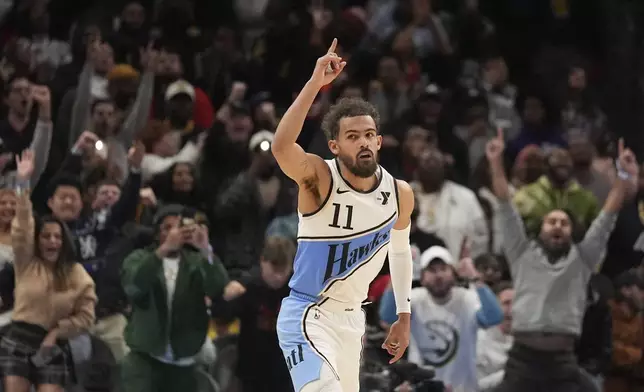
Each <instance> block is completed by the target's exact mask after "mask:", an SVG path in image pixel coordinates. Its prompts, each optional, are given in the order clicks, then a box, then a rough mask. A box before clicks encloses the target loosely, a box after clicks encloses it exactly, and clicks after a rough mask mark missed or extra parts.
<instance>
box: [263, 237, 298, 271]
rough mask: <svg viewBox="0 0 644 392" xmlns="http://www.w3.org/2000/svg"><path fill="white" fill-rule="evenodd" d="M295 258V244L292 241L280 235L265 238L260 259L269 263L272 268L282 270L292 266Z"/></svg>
mask: <svg viewBox="0 0 644 392" xmlns="http://www.w3.org/2000/svg"><path fill="white" fill-rule="evenodd" d="M294 259H295V244H293V241H292V240H290V239H288V238H285V237H282V236H270V237H268V238H266V242H265V243H264V249H263V250H262V260H263V261H265V262H267V263H270V264H271V265H272V266H273V268H275V269H276V270H279V271H283V270H285V269H287V268H291V267H292V266H293V260H294Z"/></svg>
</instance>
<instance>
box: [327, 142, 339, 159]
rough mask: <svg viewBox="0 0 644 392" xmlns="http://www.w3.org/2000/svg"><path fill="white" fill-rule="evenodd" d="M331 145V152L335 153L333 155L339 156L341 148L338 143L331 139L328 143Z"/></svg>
mask: <svg viewBox="0 0 644 392" xmlns="http://www.w3.org/2000/svg"><path fill="white" fill-rule="evenodd" d="M327 144H328V145H329V150H331V152H332V153H333V155H338V154H339V153H340V148H339V147H338V142H337V141H336V140H335V139H331V140H329V141H328V142H327Z"/></svg>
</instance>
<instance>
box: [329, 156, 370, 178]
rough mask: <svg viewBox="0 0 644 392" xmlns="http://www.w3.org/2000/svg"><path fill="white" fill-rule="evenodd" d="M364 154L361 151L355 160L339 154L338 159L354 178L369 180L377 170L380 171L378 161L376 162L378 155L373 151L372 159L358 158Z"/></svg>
mask: <svg viewBox="0 0 644 392" xmlns="http://www.w3.org/2000/svg"><path fill="white" fill-rule="evenodd" d="M363 152H364V150H362V151H360V153H358V155H357V156H356V157H355V158H352V157H350V156H348V155H344V154H338V158H339V159H340V161H341V162H342V163H343V164H344V166H345V167H346V168H347V169H349V171H350V172H351V174H353V175H354V176H356V177H360V178H369V177H371V176H373V175H374V174H375V173H376V170H377V169H378V161H377V160H376V154H375V153H374V152H373V151H371V158H370V159H360V158H358V156H359V155H360V154H361V153H363Z"/></svg>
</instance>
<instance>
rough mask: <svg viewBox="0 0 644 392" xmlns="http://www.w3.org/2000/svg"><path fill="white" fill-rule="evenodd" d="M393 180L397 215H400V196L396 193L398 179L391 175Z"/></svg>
mask: <svg viewBox="0 0 644 392" xmlns="http://www.w3.org/2000/svg"><path fill="white" fill-rule="evenodd" d="M392 178H393V180H394V194H395V195H396V206H397V208H398V216H400V196H399V195H398V180H396V179H395V178H394V177H392Z"/></svg>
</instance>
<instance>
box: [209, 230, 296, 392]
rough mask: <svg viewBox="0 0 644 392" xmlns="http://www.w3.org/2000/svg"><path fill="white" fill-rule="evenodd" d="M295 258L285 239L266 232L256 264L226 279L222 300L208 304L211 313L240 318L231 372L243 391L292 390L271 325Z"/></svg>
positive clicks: (290, 245) (215, 315)
mask: <svg viewBox="0 0 644 392" xmlns="http://www.w3.org/2000/svg"><path fill="white" fill-rule="evenodd" d="M294 258H295V245H294V244H293V242H292V241H291V240H290V239H287V238H283V237H268V238H267V239H266V243H265V245H264V249H263V251H262V255H261V257H260V263H259V264H260V265H259V266H258V267H255V268H254V269H252V270H251V271H250V272H249V274H248V275H246V276H244V277H242V278H241V279H239V281H233V282H231V284H230V285H229V286H228V287H227V288H226V292H225V293H224V299H226V300H227V301H228V302H227V303H226V302H224V303H221V302H215V304H214V306H213V309H212V315H213V317H221V316H223V317H226V316H228V317H230V316H233V317H238V318H239V319H240V322H241V328H240V331H239V337H238V353H239V360H238V363H237V370H236V374H237V377H238V378H239V379H240V380H241V383H242V386H243V391H244V392H274V391H280V392H289V391H293V386H292V383H291V376H290V374H289V371H288V368H287V367H286V362H285V361H284V356H283V354H282V350H281V349H280V347H279V344H278V342H277V332H276V330H275V328H276V324H277V314H278V312H279V309H280V305H281V303H282V299H284V298H285V297H286V296H288V294H289V287H288V280H289V278H290V276H291V273H292V270H293V259H294ZM259 353H261V355H259Z"/></svg>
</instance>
